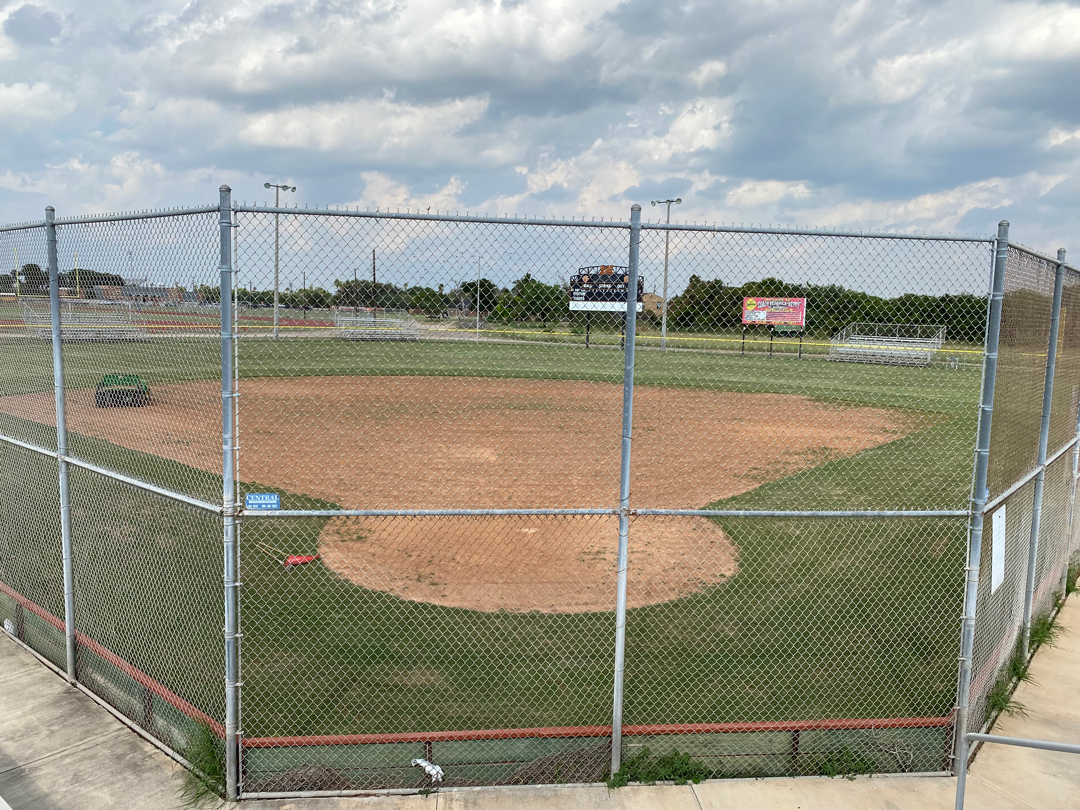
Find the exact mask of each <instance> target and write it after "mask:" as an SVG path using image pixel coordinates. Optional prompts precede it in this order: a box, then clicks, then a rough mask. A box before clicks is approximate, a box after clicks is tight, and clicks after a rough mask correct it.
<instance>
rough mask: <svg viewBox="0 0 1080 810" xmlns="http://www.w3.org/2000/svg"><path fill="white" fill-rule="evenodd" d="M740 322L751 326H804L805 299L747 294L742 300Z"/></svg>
mask: <svg viewBox="0 0 1080 810" xmlns="http://www.w3.org/2000/svg"><path fill="white" fill-rule="evenodd" d="M742 322H743V323H744V324H748V325H751V326H755V325H756V326H774V325H786V326H806V299H805V298H755V297H752V296H747V297H746V298H744V299H743V302H742Z"/></svg>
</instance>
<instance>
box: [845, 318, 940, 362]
mask: <svg viewBox="0 0 1080 810" xmlns="http://www.w3.org/2000/svg"><path fill="white" fill-rule="evenodd" d="M944 345H945V327H944V326H930V325H924V324H902V323H853V324H849V325H848V326H846V327H844V329H843V330H842V331H841V332H839V333H838V334H837V335H835V336H834V337H833V339H832V345H831V346H830V347H829V359H830V360H837V361H840V362H846V363H879V364H883V365H896V366H928V365H930V363H932V362H933V361H934V357H935V356H936V355H937V353H938V352H939V351H941V348H942V346H944Z"/></svg>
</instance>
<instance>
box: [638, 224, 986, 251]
mask: <svg viewBox="0 0 1080 810" xmlns="http://www.w3.org/2000/svg"><path fill="white" fill-rule="evenodd" d="M641 229H642V230H643V231H646V230H648V231H704V232H706V233H764V234H776V235H778V236H818V237H822V238H828V237H840V238H844V239H906V240H909V241H915V242H976V243H982V244H988V245H989V244H993V243H994V241H995V240H994V237H992V236H970V235H969V236H963V235H960V234H952V235H948V234H926V233H901V232H898V231H846V230H833V229H831V228H773V227H769V228H764V227H757V226H750V225H692V224H683V223H676V222H672V223H671V224H670V225H669V224H667V223H665V222H643V223H641Z"/></svg>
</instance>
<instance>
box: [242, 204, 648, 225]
mask: <svg viewBox="0 0 1080 810" xmlns="http://www.w3.org/2000/svg"><path fill="white" fill-rule="evenodd" d="M233 211H236V212H239V213H243V214H292V215H293V216H297V215H301V216H312V217H327V216H330V217H360V218H362V219H412V220H420V221H423V222H468V223H480V224H489V225H546V226H557V227H572V228H582V227H585V228H616V229H619V228H621V229H624V230H629V229H630V223H629V222H619V221H617V220H604V219H544V218H542V217H511V216H503V217H500V216H486V215H482V214H465V215H461V214H421V213H415V214H413V213H405V214H402V213H401V212H400V211H397V212H395V211H379V210H375V211H359V210H357V211H351V210H349V209H344V210H342V209H339V208H329V207H327V208H300V207H299V206H297V207H296V208H287V207H284V206H282V207H274V206H272V205H235V204H234V205H233Z"/></svg>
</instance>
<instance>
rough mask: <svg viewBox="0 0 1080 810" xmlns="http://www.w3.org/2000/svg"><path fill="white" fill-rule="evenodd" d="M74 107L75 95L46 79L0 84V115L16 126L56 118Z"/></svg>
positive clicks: (24, 126)
mask: <svg viewBox="0 0 1080 810" xmlns="http://www.w3.org/2000/svg"><path fill="white" fill-rule="evenodd" d="M74 111H75V99H74V98H72V96H71V95H70V94H68V93H65V92H64V91H62V90H58V89H57V88H54V87H53V86H52V85H50V84H49V83H48V82H35V83H33V84H31V83H28V82H16V83H14V84H0V119H3V121H4V125H5V126H8V127H11V128H13V129H17V130H25V129H26V128H28V127H30V126H33V125H35V124H38V123H41V122H44V121H56V120H57V119H59V118H63V117H64V116H65V115H70V114H71V113H72V112H74Z"/></svg>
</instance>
